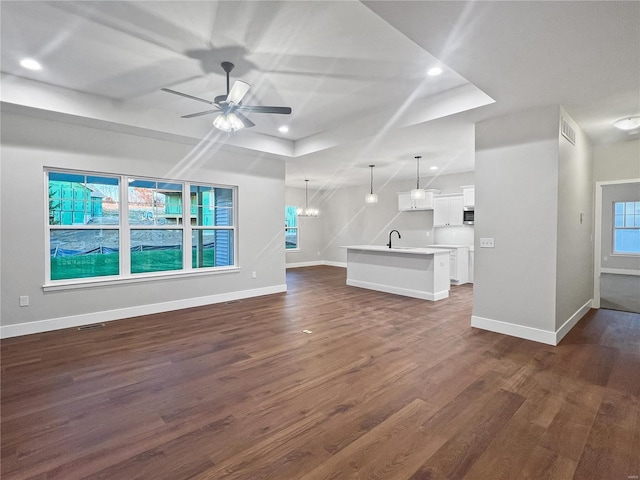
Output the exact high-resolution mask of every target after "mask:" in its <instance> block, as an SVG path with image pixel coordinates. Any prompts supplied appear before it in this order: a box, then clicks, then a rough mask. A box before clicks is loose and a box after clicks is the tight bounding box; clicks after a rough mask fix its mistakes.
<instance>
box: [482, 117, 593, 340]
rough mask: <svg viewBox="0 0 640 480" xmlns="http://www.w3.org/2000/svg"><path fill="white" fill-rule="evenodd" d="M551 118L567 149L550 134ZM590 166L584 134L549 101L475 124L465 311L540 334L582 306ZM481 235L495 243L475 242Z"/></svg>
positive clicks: (588, 293)
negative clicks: (471, 258)
mask: <svg viewBox="0 0 640 480" xmlns="http://www.w3.org/2000/svg"><path fill="white" fill-rule="evenodd" d="M561 117H565V119H566V120H567V121H568V122H569V123H570V124H571V125H572V126H573V127H574V129H575V130H576V145H575V146H574V145H572V144H571V143H570V142H568V141H567V140H566V139H565V138H564V137H562V136H561V135H560V128H559V126H560V118H561ZM592 171H593V163H592V157H591V153H590V150H589V145H588V142H587V140H586V138H585V137H584V134H583V133H582V132H581V131H580V129H579V128H578V127H577V125H576V124H575V122H573V120H571V118H570V117H569V116H568V115H567V113H566V112H565V111H564V110H563V109H562V108H561V107H559V106H557V105H553V106H548V107H541V108H538V109H534V110H530V111H526V112H518V113H517V114H513V115H510V116H506V117H503V118H498V119H494V120H490V121H486V122H483V123H480V124H478V125H476V244H475V247H476V252H475V272H474V275H475V278H474V280H475V283H474V305H473V315H474V317H479V318H482V319H487V320H488V321H489V322H493V324H494V325H496V326H497V328H504V330H510V328H507V327H503V326H504V325H511V326H513V329H511V330H513V331H518V332H521V333H523V334H524V335H530V338H535V337H540V338H544V339H545V340H544V341H549V340H550V339H551V338H554V337H555V334H556V332H558V331H559V330H560V327H562V326H563V325H564V324H565V323H566V322H567V321H569V320H574V319H576V318H578V317H579V314H580V313H581V312H583V311H584V307H585V305H588V304H589V301H590V300H591V298H592V294H593V273H592V272H593V270H592V264H593V261H592V258H593V243H592V232H593V177H592ZM580 213H583V215H582V223H581V221H580V218H581V217H580ZM484 237H492V238H494V239H495V248H480V247H479V241H480V238H484ZM520 327H522V328H520ZM539 331H542V332H541V333H536V332H539ZM564 333H566V331H565V332H564Z"/></svg>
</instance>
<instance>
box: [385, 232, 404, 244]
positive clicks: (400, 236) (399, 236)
mask: <svg viewBox="0 0 640 480" xmlns="http://www.w3.org/2000/svg"><path fill="white" fill-rule="evenodd" d="M393 232H396V233H397V234H398V238H399V239H400V238H402V235H400V232H399V231H398V230H391V231H390V232H389V243H387V247H389V248H391V234H392V233H393Z"/></svg>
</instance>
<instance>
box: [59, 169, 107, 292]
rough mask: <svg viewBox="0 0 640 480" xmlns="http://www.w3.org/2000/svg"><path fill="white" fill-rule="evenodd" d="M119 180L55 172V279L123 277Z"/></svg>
mask: <svg viewBox="0 0 640 480" xmlns="http://www.w3.org/2000/svg"><path fill="white" fill-rule="evenodd" d="M119 183H120V180H119V178H117V177H109V176H95V175H84V174H75V173H63V172H49V179H48V192H49V195H48V214H49V215H48V217H49V251H50V258H51V261H50V265H49V270H50V279H51V280H65V279H71V278H87V277H104V276H114V275H119V273H120V254H119V251H120V210H119Z"/></svg>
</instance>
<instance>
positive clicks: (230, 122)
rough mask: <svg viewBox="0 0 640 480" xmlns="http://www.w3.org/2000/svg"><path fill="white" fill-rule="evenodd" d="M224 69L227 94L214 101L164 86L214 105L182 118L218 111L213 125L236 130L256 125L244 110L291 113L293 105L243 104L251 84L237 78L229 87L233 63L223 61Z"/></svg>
mask: <svg viewBox="0 0 640 480" xmlns="http://www.w3.org/2000/svg"><path fill="white" fill-rule="evenodd" d="M221 66H222V69H223V70H224V71H225V72H226V74H227V94H226V95H218V96H217V97H215V98H214V100H213V102H212V101H210V100H206V99H204V98H200V97H195V96H193V95H189V94H187V93H182V92H178V91H176V90H172V89H170V88H163V89H162V91H163V92H167V93H172V94H174V95H179V96H181V97H185V98H189V99H191V100H196V101H198V102H203V103H208V104H209V105H213V107H214V109H213V110H205V111H204V112H197V113H190V114H188V115H182V118H193V117H200V116H202V115H210V114H212V113H217V114H218V116H217V117H216V119H215V120H214V121H213V126H214V127H216V128H217V129H219V130H222V131H223V132H228V133H232V132H236V131H238V130H241V129H242V128H251V127H253V126H255V123H253V122H252V121H251V120H249V119H248V118H247V117H246V116H245V115H244V113H243V112H248V113H276V114H282V115H289V114H290V113H291V107H272V106H263V105H242V99H243V98H244V96H245V95H246V94H247V92H248V91H249V89H250V88H251V85H249V84H248V83H247V82H243V81H242V80H236V81H235V82H233V86H232V87H231V89H229V73H230V72H231V70H233V67H234V65H233V63H231V62H222V63H221Z"/></svg>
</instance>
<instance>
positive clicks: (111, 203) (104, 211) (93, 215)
mask: <svg viewBox="0 0 640 480" xmlns="http://www.w3.org/2000/svg"><path fill="white" fill-rule="evenodd" d="M118 183H119V181H118V179H117V178H109V177H96V176H88V177H87V188H88V191H87V193H88V199H87V210H88V211H87V213H88V214H89V221H88V223H92V224H98V225H118V223H119V221H120V186H119V184H118Z"/></svg>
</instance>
